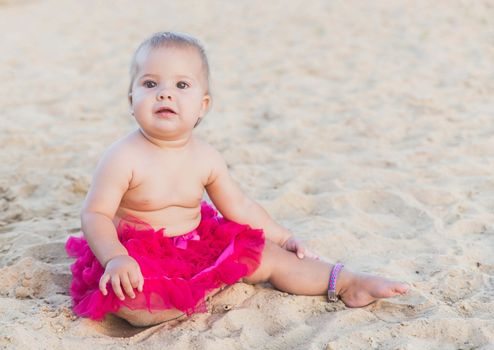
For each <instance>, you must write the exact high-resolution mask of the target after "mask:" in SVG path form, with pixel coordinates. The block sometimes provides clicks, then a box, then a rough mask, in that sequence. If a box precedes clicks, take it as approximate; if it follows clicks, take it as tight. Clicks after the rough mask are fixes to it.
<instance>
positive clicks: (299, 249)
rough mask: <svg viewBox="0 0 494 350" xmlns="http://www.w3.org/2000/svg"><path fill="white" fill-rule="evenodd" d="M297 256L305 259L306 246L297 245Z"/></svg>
mask: <svg viewBox="0 0 494 350" xmlns="http://www.w3.org/2000/svg"><path fill="white" fill-rule="evenodd" d="M297 256H298V258H299V259H303V258H304V256H305V248H304V247H302V246H300V245H299V246H297Z"/></svg>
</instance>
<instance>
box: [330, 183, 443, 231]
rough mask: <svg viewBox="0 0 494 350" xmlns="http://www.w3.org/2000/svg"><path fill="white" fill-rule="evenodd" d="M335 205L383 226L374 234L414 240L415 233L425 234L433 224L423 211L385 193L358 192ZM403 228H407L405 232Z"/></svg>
mask: <svg viewBox="0 0 494 350" xmlns="http://www.w3.org/2000/svg"><path fill="white" fill-rule="evenodd" d="M335 203H336V204H337V205H340V206H341V205H343V206H350V208H348V210H351V209H352V208H357V209H359V210H361V211H363V212H365V213H367V214H368V215H369V216H370V217H372V218H375V219H376V220H378V221H379V222H380V223H382V224H383V227H384V228H383V229H382V230H379V231H378V232H376V233H379V234H384V235H392V236H396V235H397V234H398V235H400V236H401V237H405V238H416V237H417V233H423V232H426V231H427V230H428V229H430V228H431V227H432V226H433V224H434V222H433V220H432V218H431V217H430V216H429V215H427V213H425V212H424V211H423V210H420V209H418V208H416V207H414V206H412V205H411V204H410V203H407V202H405V201H404V200H403V199H402V198H401V197H399V196H398V195H396V194H393V193H390V192H387V191H380V190H379V191H360V192H357V193H354V194H350V195H344V196H341V197H339V198H337V199H335ZM403 228H408V229H407V230H406V231H404V230H403Z"/></svg>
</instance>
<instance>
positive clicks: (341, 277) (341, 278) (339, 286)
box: [336, 267, 354, 295]
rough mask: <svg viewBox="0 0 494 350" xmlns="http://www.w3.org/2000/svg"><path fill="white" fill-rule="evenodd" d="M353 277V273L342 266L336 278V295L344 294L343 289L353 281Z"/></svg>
mask: <svg viewBox="0 0 494 350" xmlns="http://www.w3.org/2000/svg"><path fill="white" fill-rule="evenodd" d="M353 278H354V274H353V273H352V272H351V271H350V270H348V269H347V268H346V267H343V268H342V269H341V270H340V273H339V274H338V278H337V279H336V295H342V294H345V291H346V290H347V289H348V287H349V286H350V285H351V284H352V283H353V282H352V281H353Z"/></svg>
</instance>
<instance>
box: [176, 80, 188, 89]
mask: <svg viewBox="0 0 494 350" xmlns="http://www.w3.org/2000/svg"><path fill="white" fill-rule="evenodd" d="M177 87H178V88H179V89H187V88H188V87H189V84H187V83H186V82H185V81H179V82H178V83H177Z"/></svg>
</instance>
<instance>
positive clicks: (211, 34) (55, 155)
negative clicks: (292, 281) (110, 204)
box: [0, 0, 494, 350]
mask: <svg viewBox="0 0 494 350" xmlns="http://www.w3.org/2000/svg"><path fill="white" fill-rule="evenodd" d="M493 18H494V2H493V1H470V2H467V1H437V2H435V1H425V0H421V1H400V2H397V1H372V2H365V1H345V2H336V1H335V2H329V1H324V0H314V1H301V0H300V1H298V0H297V1H295V0H290V1H286V2H282V1H259V0H253V1H248V2H247V1H231V2H227V1H212V0H206V1H189V0H187V1H157V0H149V1H147V0H146V1H143V2H135V1H129V0H122V1H118V2H114V3H112V2H99V1H95V0H88V1H75V0H67V1H61V0H57V1H55V0H39V1H34V0H26V1H21V0H18V1H17V0H0V33H2V34H1V38H0V43H1V45H0V81H1V82H2V83H1V84H0V120H1V127H0V164H1V166H0V172H1V174H0V349H19V350H21V349H22V350H24V349H50V350H52V349H72V348H77V347H81V346H83V347H85V348H87V349H89V348H90V349H146V350H149V349H163V348H166V349H170V350H172V349H177V350H178V349H180V350H184V349H191V350H204V349H211V350H213V349H215V350H216V349H220V350H223V349H224V350H226V349H228V350H230V349H314V350H316V349H326V350H336V349H401V350H405V349H407V350H408V349H494V254H493V252H494V64H493V62H494V25H493ZM161 30H176V31H183V32H187V33H190V34H192V35H194V36H196V37H198V38H199V39H200V40H201V41H202V42H203V43H204V45H205V47H206V50H207V52H208V55H209V59H210V64H211V72H212V90H213V108H212V110H211V112H210V113H209V114H208V115H207V116H206V118H205V119H204V121H203V123H202V124H201V125H200V126H199V127H198V129H197V134H198V135H199V136H200V137H202V138H203V139H205V140H207V141H208V142H210V143H211V144H212V145H214V146H215V147H216V148H217V149H218V150H219V151H220V152H221V153H222V154H223V156H224V157H225V159H226V161H227V163H228V164H229V166H230V170H231V173H232V175H233V177H234V178H235V179H236V180H237V181H238V182H239V183H240V185H241V187H242V188H243V189H244V190H245V191H246V192H247V193H248V194H249V196H250V197H252V198H254V199H256V200H257V201H259V202H260V203H261V204H262V205H263V206H264V207H265V208H266V209H267V210H268V212H269V213H270V214H271V215H272V216H273V217H274V218H276V219H277V220H278V221H279V222H280V223H282V224H283V225H285V226H286V227H288V228H289V229H291V230H292V231H293V232H294V233H295V234H296V235H297V236H298V237H299V238H300V239H302V240H303V241H304V242H305V243H306V245H307V246H308V247H309V248H310V249H312V250H313V251H314V252H316V253H317V254H319V255H320V256H321V257H322V258H324V259H326V260H328V261H331V262H336V261H340V262H343V263H344V264H345V265H346V266H347V267H349V268H351V269H353V270H356V271H362V272H369V273H374V274H378V275H382V276H386V277H389V278H392V279H397V280H402V281H406V282H408V283H409V284H410V286H411V290H410V292H409V294H408V295H406V296H403V297H398V298H392V299H388V300H384V301H379V302H377V303H374V304H372V305H370V306H367V307H365V308H362V309H349V308H345V306H344V305H343V304H342V303H341V302H338V303H327V302H326V300H325V298H324V297H322V296H321V297H308V296H293V295H289V294H287V293H283V292H279V291H276V290H274V289H272V288H270V286H269V285H255V286H251V285H247V284H241V283H238V284H235V285H234V286H232V287H230V288H227V289H226V290H224V291H222V292H221V293H220V294H219V295H217V296H215V297H214V300H212V301H211V304H210V310H209V312H208V313H204V314H197V315H193V316H191V317H190V318H188V319H185V320H181V321H172V322H168V323H164V324H161V325H158V326H155V327H150V328H134V327H132V326H130V325H128V324H127V323H126V322H124V321H122V320H119V319H117V318H115V317H108V318H107V319H106V320H105V321H103V322H94V321H91V320H88V319H83V318H79V317H77V316H75V315H74V314H73V313H72V310H71V301H70V297H69V293H68V289H69V284H70V280H71V274H70V269H69V266H70V264H71V261H72V260H71V259H69V258H68V257H67V256H66V254H65V250H64V244H65V241H66V240H67V238H68V237H69V235H78V234H79V232H80V220H79V213H80V210H81V206H82V202H83V200H84V197H85V194H86V192H87V190H88V187H89V185H90V182H91V177H92V173H93V170H94V168H95V166H96V164H97V162H98V160H99V158H100V156H101V155H102V152H103V151H104V150H105V149H106V148H107V147H108V146H109V145H110V144H111V143H112V142H114V141H115V140H117V139H118V138H120V137H121V136H122V135H124V134H125V133H127V132H129V131H131V130H132V129H133V128H135V122H134V121H133V119H132V117H131V115H130V113H129V106H128V102H127V87H128V79H129V77H128V66H129V63H130V58H131V54H132V53H133V51H134V49H135V48H136V46H137V45H138V44H139V43H140V42H141V41H142V40H143V39H144V38H146V37H148V36H149V35H150V34H152V33H154V32H156V31H161Z"/></svg>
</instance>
